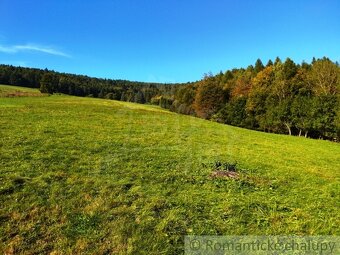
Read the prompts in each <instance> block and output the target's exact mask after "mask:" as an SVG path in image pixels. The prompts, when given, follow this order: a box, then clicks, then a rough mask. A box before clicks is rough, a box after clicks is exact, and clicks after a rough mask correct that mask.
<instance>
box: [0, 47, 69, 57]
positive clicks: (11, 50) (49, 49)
mask: <svg viewBox="0 0 340 255" xmlns="http://www.w3.org/2000/svg"><path fill="white" fill-rule="evenodd" d="M25 51H36V52H43V53H46V54H50V55H55V56H61V57H67V58H69V57H71V56H70V55H68V54H66V53H64V52H62V51H59V50H56V49H54V48H52V47H47V46H41V45H35V44H25V45H13V46H4V45H0V52H4V53H9V54H14V53H18V52H25Z"/></svg>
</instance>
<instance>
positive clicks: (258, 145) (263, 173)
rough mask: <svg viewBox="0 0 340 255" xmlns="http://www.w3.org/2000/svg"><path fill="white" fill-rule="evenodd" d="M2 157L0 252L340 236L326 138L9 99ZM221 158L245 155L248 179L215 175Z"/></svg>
mask: <svg viewBox="0 0 340 255" xmlns="http://www.w3.org/2000/svg"><path fill="white" fill-rule="evenodd" d="M2 87H3V86H2ZM0 160H1V161H0V253H6V252H7V254H12V253H13V254H40V253H41V254H49V253H51V254H178V253H179V254H180V253H182V252H183V237H184V235H187V234H195V235H245V234H253V235H269V234H271V235H279V234H297V235H307V234H308V235H326V234H327V235H339V234H340V230H339V225H340V220H339V217H338V211H339V207H340V204H339V201H340V194H339V191H340V188H339V170H340V145H339V144H337V143H332V142H328V141H322V140H311V139H305V138H299V137H289V136H284V135H275V134H267V133H261V132H256V131H250V130H245V129H241V128H237V127H231V126H227V125H221V124H218V123H214V122H209V121H205V120H202V119H198V118H193V117H189V116H184V115H178V114H175V113H171V112H168V111H166V110H163V109H160V108H158V107H154V106H146V105H138V104H132V103H124V102H117V101H110V100H103V99H91V98H77V97H71V96H50V97H16V98H7V97H6V98H1V99H0ZM215 161H222V162H238V165H237V167H238V169H239V170H238V171H239V172H240V178H239V179H231V178H229V179H228V178H224V179H223V178H211V177H210V175H211V172H212V170H213V167H212V165H213V164H214V162H215Z"/></svg>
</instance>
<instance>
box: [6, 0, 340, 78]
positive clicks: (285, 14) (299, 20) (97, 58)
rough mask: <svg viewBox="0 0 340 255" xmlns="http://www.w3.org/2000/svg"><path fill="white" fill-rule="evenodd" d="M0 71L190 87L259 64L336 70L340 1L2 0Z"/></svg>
mask: <svg viewBox="0 0 340 255" xmlns="http://www.w3.org/2000/svg"><path fill="white" fill-rule="evenodd" d="M0 10H1V21H0V63H3V64H13V65H21V66H28V67H38V68H48V69H53V70H56V71H61V72H68V73H77V74H85V75H89V76H95V77H103V78H112V79H128V80H138V81H154V82H186V81H195V80H198V79H201V78H202V76H203V74H204V73H208V72H210V71H211V72H212V73H217V72H219V71H220V70H222V71H225V70H227V69H231V68H234V67H246V66H248V65H249V64H253V63H254V62H255V61H256V59H257V58H261V59H262V61H263V62H264V63H265V62H267V61H268V59H269V58H271V59H274V58H275V57H276V56H279V57H280V58H282V59H285V58H286V57H291V58H292V59H293V60H294V61H296V62H301V61H302V60H306V61H310V60H311V59H312V57H313V56H315V57H322V56H328V57H330V58H331V59H332V60H334V61H339V60H340V1H337V0H333V1H332V0H305V1H303V0H285V1H279V0H277V1H276V0H272V1H270V0H267V1H264V0H262V1H261V0H257V1H255V0H254V1H250V0H248V1H246V0H241V1H236V0H235V1H229V0H204V1H203V0H181V1H180V0H172V1H170V0H96V1H94V0H86V1H84V0H82V1H81V0H72V1H70V0H58V1H55V0H44V1H42V0H35V1H32V0H0Z"/></svg>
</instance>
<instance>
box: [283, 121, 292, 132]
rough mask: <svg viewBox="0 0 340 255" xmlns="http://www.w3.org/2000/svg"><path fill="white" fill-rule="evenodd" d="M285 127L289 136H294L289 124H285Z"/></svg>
mask: <svg viewBox="0 0 340 255" xmlns="http://www.w3.org/2000/svg"><path fill="white" fill-rule="evenodd" d="M285 125H286V127H287V129H288V133H289V135H292V130H291V129H290V126H289V125H288V124H287V123H285Z"/></svg>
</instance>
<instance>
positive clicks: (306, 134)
mask: <svg viewBox="0 0 340 255" xmlns="http://www.w3.org/2000/svg"><path fill="white" fill-rule="evenodd" d="M307 136H308V130H307V131H306V133H305V137H306V138H307Z"/></svg>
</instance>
